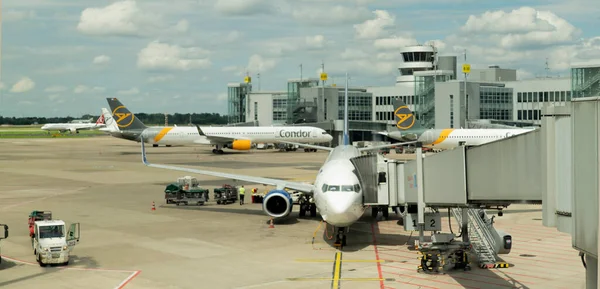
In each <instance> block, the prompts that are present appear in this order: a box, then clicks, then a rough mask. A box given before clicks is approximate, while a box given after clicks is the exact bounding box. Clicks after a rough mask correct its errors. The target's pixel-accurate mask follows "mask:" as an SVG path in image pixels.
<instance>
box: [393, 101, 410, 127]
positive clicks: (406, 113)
mask: <svg viewBox="0 0 600 289" xmlns="http://www.w3.org/2000/svg"><path fill="white" fill-rule="evenodd" d="M394 115H395V116H396V118H397V119H398V122H396V127H397V128H399V129H409V128H411V127H413V125H415V115H414V114H413V113H412V111H411V110H410V108H408V106H406V105H403V106H400V107H398V108H397V109H396V111H394Z"/></svg>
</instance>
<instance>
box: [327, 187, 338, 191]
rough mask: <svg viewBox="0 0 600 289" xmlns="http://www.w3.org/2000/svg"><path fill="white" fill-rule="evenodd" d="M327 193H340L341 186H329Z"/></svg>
mask: <svg viewBox="0 0 600 289" xmlns="http://www.w3.org/2000/svg"><path fill="white" fill-rule="evenodd" d="M327 191H329V192H339V191H340V186H327Z"/></svg>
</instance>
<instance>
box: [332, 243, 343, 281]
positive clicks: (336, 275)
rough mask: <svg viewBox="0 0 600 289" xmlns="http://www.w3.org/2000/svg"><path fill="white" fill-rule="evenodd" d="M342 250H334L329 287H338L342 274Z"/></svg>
mask: <svg viewBox="0 0 600 289" xmlns="http://www.w3.org/2000/svg"><path fill="white" fill-rule="evenodd" d="M341 261H342V252H341V251H337V252H335V262H334V263H333V280H331V288H332V289H338V288H340V277H341V275H342V262H341Z"/></svg>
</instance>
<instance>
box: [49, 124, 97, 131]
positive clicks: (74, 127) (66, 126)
mask: <svg viewBox="0 0 600 289" xmlns="http://www.w3.org/2000/svg"><path fill="white" fill-rule="evenodd" d="M100 127H104V124H95V123H48V124H45V125H43V126H42V127H41V129H42V130H60V131H67V130H81V129H95V128H100Z"/></svg>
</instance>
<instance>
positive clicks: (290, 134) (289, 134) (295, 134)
mask: <svg viewBox="0 0 600 289" xmlns="http://www.w3.org/2000/svg"><path fill="white" fill-rule="evenodd" d="M310 134H311V132H310V131H303V130H299V131H286V130H283V129H282V130H280V131H279V137H284V138H309V137H310Z"/></svg>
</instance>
